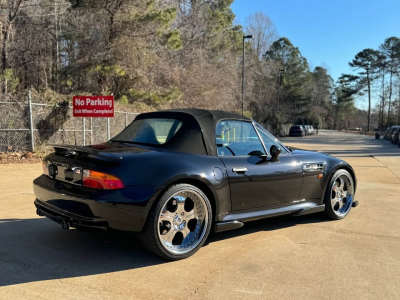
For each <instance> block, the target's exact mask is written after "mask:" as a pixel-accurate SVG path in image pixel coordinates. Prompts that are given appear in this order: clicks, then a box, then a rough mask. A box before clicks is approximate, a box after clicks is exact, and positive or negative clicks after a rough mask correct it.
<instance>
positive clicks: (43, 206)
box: [34, 199, 109, 230]
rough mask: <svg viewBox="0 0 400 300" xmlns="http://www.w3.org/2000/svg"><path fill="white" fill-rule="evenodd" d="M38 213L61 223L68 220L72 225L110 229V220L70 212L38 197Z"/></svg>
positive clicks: (36, 203) (36, 202) (36, 201)
mask: <svg viewBox="0 0 400 300" xmlns="http://www.w3.org/2000/svg"><path fill="white" fill-rule="evenodd" d="M34 204H35V206H36V209H37V212H38V215H41V216H45V217H47V218H49V219H50V220H53V221H54V222H57V223H59V224H61V223H62V222H63V221H64V222H68V223H69V224H70V225H71V227H84V228H96V229H103V230H107V229H109V225H108V222H106V221H102V220H101V218H98V219H96V218H86V217H84V216H80V215H77V214H72V213H69V212H67V211H65V210H62V209H59V208H57V207H55V206H52V205H50V204H47V203H46V202H43V201H40V200H39V199H36V200H35V202H34Z"/></svg>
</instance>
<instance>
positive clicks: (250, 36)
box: [242, 35, 254, 115]
mask: <svg viewBox="0 0 400 300" xmlns="http://www.w3.org/2000/svg"><path fill="white" fill-rule="evenodd" d="M252 38H254V35H245V36H243V57H242V115H243V114H244V48H245V47H244V40H246V39H252Z"/></svg>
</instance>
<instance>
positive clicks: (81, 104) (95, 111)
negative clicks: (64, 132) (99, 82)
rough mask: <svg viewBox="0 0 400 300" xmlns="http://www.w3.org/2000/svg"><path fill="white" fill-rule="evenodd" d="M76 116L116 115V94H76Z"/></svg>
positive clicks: (101, 116) (74, 101) (74, 98)
mask: <svg viewBox="0 0 400 300" xmlns="http://www.w3.org/2000/svg"><path fill="white" fill-rule="evenodd" d="M72 102H73V104H72V107H73V116H74V117H94V118H112V117H114V96H74V97H73V99H72Z"/></svg>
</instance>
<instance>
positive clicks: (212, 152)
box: [33, 109, 357, 260]
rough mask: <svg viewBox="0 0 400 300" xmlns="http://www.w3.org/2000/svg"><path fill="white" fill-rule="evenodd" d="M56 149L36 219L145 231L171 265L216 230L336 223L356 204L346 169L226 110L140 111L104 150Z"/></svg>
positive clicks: (40, 187)
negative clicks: (315, 218)
mask: <svg viewBox="0 0 400 300" xmlns="http://www.w3.org/2000/svg"><path fill="white" fill-rule="evenodd" d="M54 150H55V151H54V153H52V154H50V155H48V156H47V157H46V158H45V159H44V161H43V175H41V176H40V177H38V178H37V179H35V180H34V182H33V183H34V192H35V196H36V200H35V206H36V208H37V214H38V215H39V216H46V217H48V218H50V219H52V220H54V221H56V222H58V223H60V224H61V226H62V228H63V229H66V230H68V229H69V228H70V227H74V228H77V229H84V228H98V229H104V230H122V231H132V232H140V234H141V235H142V240H143V242H144V244H145V246H146V247H147V248H148V249H149V250H151V251H152V252H154V253H155V254H157V255H160V256H161V257H163V258H166V259H169V260H177V259H182V258H186V257H189V256H191V255H193V254H194V253H195V252H196V251H197V250H198V249H199V248H200V247H201V246H202V245H203V244H204V242H205V240H206V239H207V236H208V235H209V233H210V230H211V228H212V229H213V230H214V231H216V232H219V231H225V230H230V229H235V228H239V227H241V226H243V223H244V222H247V221H251V220H256V219H261V218H268V217H272V216H278V215H284V214H291V215H294V216H300V215H305V214H309V213H315V212H325V214H326V216H327V217H328V218H331V219H335V220H339V219H342V218H344V217H346V215H347V214H348V213H349V212H350V209H351V207H352V206H356V204H357V202H355V201H354V198H353V197H354V194H355V191H356V177H355V174H354V170H353V168H352V167H351V166H350V165H349V164H348V163H346V162H344V161H342V160H340V159H338V158H335V157H331V156H328V155H324V154H322V153H318V152H312V151H303V150H295V149H291V148H289V147H286V146H284V145H283V144H282V143H281V142H280V141H279V140H277V139H276V138H275V137H274V136H272V135H271V134H270V133H269V132H268V131H267V130H265V129H264V128H263V127H262V126H261V125H259V124H257V123H256V122H254V121H252V120H250V119H249V118H247V117H244V116H240V115H236V114H232V113H226V112H221V111H208V110H200V109H181V110H166V111H159V112H151V113H144V114H141V115H139V116H138V117H137V118H136V119H135V120H134V121H133V122H132V123H131V124H130V125H129V126H128V127H127V128H126V129H125V130H123V131H122V132H121V133H120V134H118V135H117V136H116V137H114V138H113V139H111V140H110V141H109V142H107V143H104V144H100V145H93V146H87V147H79V146H55V147H54Z"/></svg>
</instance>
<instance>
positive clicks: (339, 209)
mask: <svg viewBox="0 0 400 300" xmlns="http://www.w3.org/2000/svg"><path fill="white" fill-rule="evenodd" d="M353 194H354V186H353V180H352V178H350V177H349V175H347V174H341V175H340V176H339V177H337V178H336V180H335V181H334V183H333V184H332V190H331V205H332V209H333V212H334V213H335V214H336V215H337V216H338V217H343V216H345V215H346V214H347V213H348V212H349V211H350V209H351V206H352V204H353Z"/></svg>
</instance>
